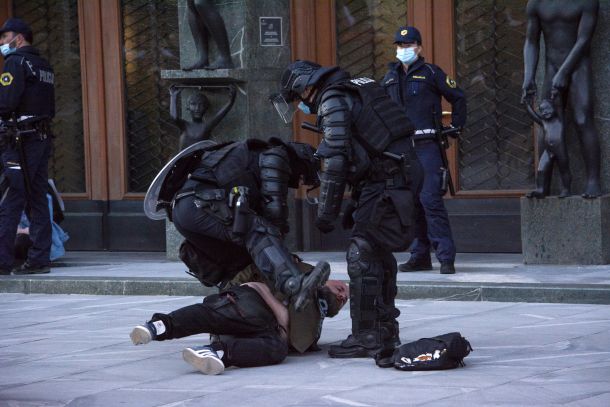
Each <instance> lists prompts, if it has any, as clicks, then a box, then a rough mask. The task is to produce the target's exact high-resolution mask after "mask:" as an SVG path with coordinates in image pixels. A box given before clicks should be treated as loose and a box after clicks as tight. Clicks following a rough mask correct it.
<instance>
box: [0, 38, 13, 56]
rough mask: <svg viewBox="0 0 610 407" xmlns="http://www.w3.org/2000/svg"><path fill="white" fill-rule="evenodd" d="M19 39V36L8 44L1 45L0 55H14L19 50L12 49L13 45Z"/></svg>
mask: <svg viewBox="0 0 610 407" xmlns="http://www.w3.org/2000/svg"><path fill="white" fill-rule="evenodd" d="M16 39H17V36H15V37H14V38H13V39H12V40H10V41H9V42H7V43H6V44H2V45H0V53H2V56H4V57H5V56H7V55H9V54H12V53H13V52H15V50H17V48H11V43H12V42H13V41H15V40H16Z"/></svg>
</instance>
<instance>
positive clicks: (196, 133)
mask: <svg viewBox="0 0 610 407" xmlns="http://www.w3.org/2000/svg"><path fill="white" fill-rule="evenodd" d="M184 87H195V88H198V89H199V91H197V92H195V93H193V94H192V95H191V96H190V97H189V99H188V102H187V108H186V110H187V111H188V112H189V113H190V114H191V118H192V121H187V120H184V119H181V118H180V117H179V116H178V95H179V94H180V92H181V91H182V89H183V88H184ZM209 87H219V88H228V89H229V100H228V101H227V103H225V104H224V105H223V106H222V107H221V108H220V110H218V112H217V113H216V114H215V115H214V117H212V119H211V120H209V121H206V120H205V118H204V114H205V112H206V111H207V110H208V109H209V107H210V101H209V100H208V98H207V97H206V96H205V94H203V92H201V88H209ZM236 93H237V88H236V87H235V85H226V86H224V85H223V86H176V85H172V86H170V88H169V94H170V105H169V114H170V116H171V118H172V119H173V120H174V123H176V125H177V126H178V127H179V128H180V130H181V132H182V133H181V134H180V141H179V150H180V151H182V150H184V149H185V148H187V147H188V146H190V145H192V144H195V143H196V142H198V141H201V140H207V139H209V138H210V137H212V131H213V130H214V128H215V127H216V126H217V125H218V123H220V121H221V120H222V119H223V118H224V117H225V116H226V114H227V113H228V112H229V110H230V109H231V107H232V106H233V103H234V102H235V95H236Z"/></svg>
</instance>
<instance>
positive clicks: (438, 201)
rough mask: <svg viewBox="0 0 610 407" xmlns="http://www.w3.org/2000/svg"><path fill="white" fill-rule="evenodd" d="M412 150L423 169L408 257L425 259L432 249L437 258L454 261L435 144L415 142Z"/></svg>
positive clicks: (439, 156) (437, 151)
mask: <svg viewBox="0 0 610 407" xmlns="http://www.w3.org/2000/svg"><path fill="white" fill-rule="evenodd" d="M415 152H416V153H417V157H418V158H419V161H420V162H421V164H422V167H423V168H424V183H423V186H422V189H421V192H420V194H419V200H416V205H415V238H416V240H415V242H414V243H413V246H412V247H411V256H414V257H415V258H416V259H425V258H427V257H428V256H430V248H431V247H432V248H434V250H435V252H436V257H437V258H438V260H439V261H454V260H455V244H454V242H453V236H452V234H451V225H450V224H449V215H448V214H447V209H446V208H445V204H444V202H443V193H442V191H441V167H442V165H443V161H442V158H441V155H440V151H439V149H438V145H437V144H436V143H435V142H434V141H433V140H430V141H424V142H419V143H416V144H415Z"/></svg>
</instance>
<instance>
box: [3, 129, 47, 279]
mask: <svg viewBox="0 0 610 407" xmlns="http://www.w3.org/2000/svg"><path fill="white" fill-rule="evenodd" d="M51 144H52V143H51V139H50V138H47V139H45V140H40V139H39V137H38V135H36V134H32V135H29V136H27V137H26V138H24V149H25V157H26V162H27V169H28V173H29V179H30V185H31V195H30V196H27V193H26V189H25V183H24V179H23V173H22V169H21V168H20V167H21V166H19V165H18V163H19V161H20V160H19V152H18V151H17V149H16V148H7V149H6V150H4V151H3V152H2V166H3V167H4V170H3V171H4V174H5V176H6V177H7V179H8V181H9V190H8V192H7V193H6V197H5V198H4V201H2V204H1V205H0V268H3V269H10V268H12V266H13V262H14V258H13V255H14V253H13V250H14V246H15V236H16V235H17V225H18V224H19V220H20V219H21V213H22V212H23V210H24V209H25V210H26V213H27V215H28V218H29V219H30V238H31V239H32V242H33V245H32V247H31V248H30V250H29V251H28V262H29V263H30V265H32V266H46V265H48V264H49V262H50V260H49V255H50V251H51V219H50V215H49V204H48V202H47V189H48V184H47V182H48V181H47V179H48V168H47V166H48V163H49V156H50V154H51Z"/></svg>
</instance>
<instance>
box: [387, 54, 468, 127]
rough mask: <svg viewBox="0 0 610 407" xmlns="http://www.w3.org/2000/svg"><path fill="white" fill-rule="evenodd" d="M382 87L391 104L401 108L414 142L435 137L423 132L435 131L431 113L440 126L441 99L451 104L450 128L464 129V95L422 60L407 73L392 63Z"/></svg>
mask: <svg viewBox="0 0 610 407" xmlns="http://www.w3.org/2000/svg"><path fill="white" fill-rule="evenodd" d="M381 84H382V86H383V87H384V88H385V89H386V92H387V93H388V95H390V97H391V98H392V100H394V101H395V102H397V103H398V104H400V105H401V106H403V107H404V109H405V112H406V113H407V116H408V117H409V119H410V120H411V122H412V123H413V125H414V127H415V131H416V132H415V136H414V137H415V139H425V138H433V137H434V136H433V134H432V133H431V132H425V130H428V129H435V127H436V126H435V119H434V116H433V112H434V113H435V114H436V115H437V120H438V123H440V119H441V116H442V108H441V96H443V97H444V98H445V99H447V101H449V103H451V107H452V110H453V112H452V115H451V124H452V125H453V126H454V127H464V125H465V124H466V98H465V96H464V92H463V91H462V89H460V88H459V87H458V86H457V84H456V82H455V81H454V80H453V79H451V78H450V77H449V76H447V74H446V73H445V72H443V70H442V69H441V68H439V67H438V66H437V65H434V64H429V63H426V61H425V60H424V58H423V57H419V59H418V60H417V61H415V62H414V63H413V64H411V65H410V66H409V69H408V71H407V72H405V71H404V69H403V65H402V63H400V62H396V63H391V64H390V70H389V71H388V73H386V75H385V77H384V78H383V80H382V82H381ZM418 130H419V131H418ZM422 130H423V131H422Z"/></svg>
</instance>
